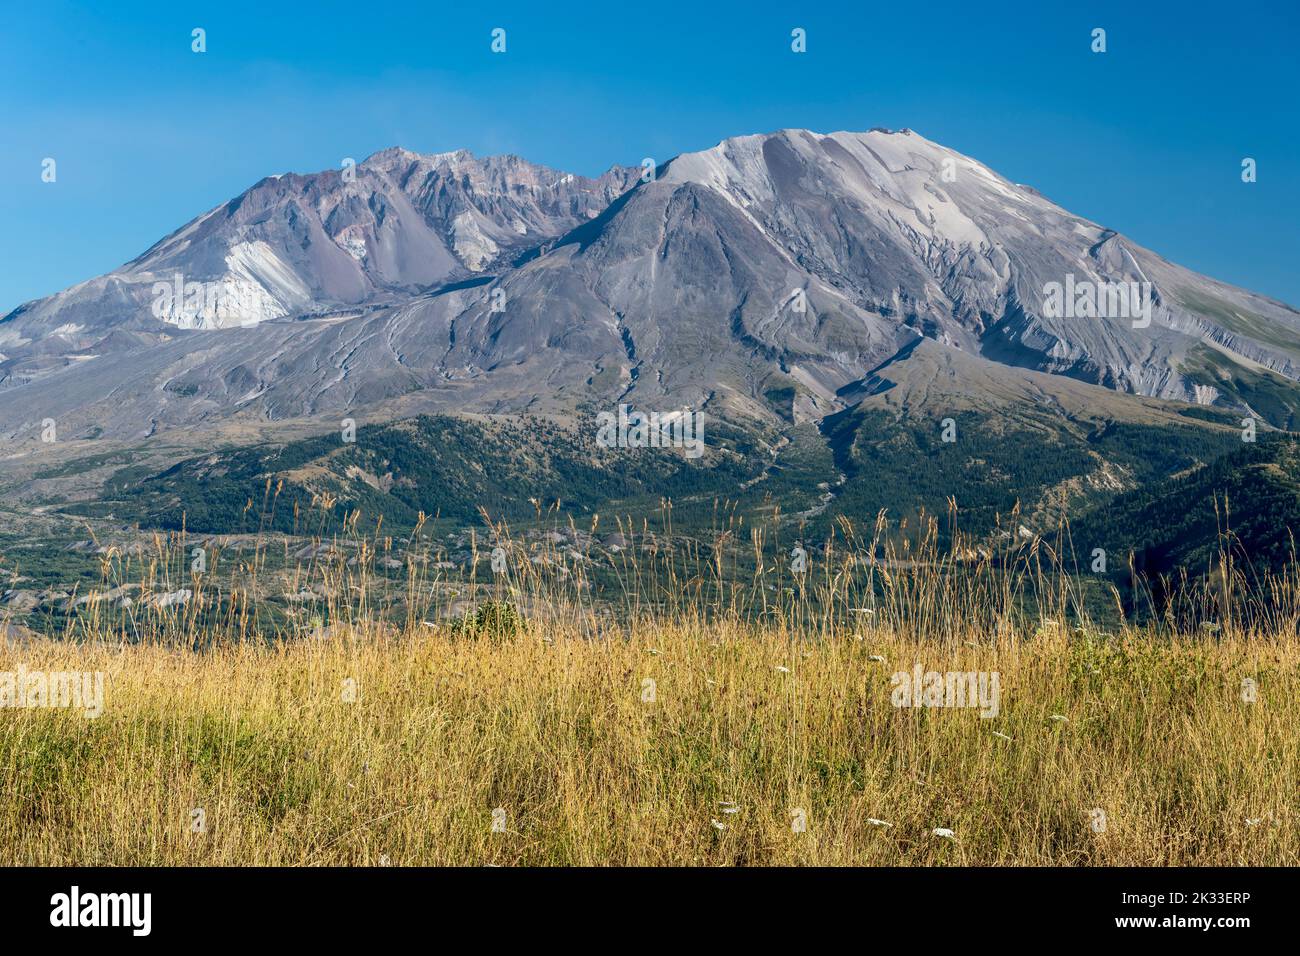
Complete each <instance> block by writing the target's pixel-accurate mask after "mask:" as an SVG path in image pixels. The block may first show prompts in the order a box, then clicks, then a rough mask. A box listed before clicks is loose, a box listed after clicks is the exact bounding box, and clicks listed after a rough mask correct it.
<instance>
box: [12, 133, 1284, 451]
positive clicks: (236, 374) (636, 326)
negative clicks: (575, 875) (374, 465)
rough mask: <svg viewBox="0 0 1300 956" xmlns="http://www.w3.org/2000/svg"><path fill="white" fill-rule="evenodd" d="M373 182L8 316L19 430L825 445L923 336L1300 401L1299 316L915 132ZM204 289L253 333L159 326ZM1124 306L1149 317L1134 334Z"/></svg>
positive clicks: (791, 136)
mask: <svg viewBox="0 0 1300 956" xmlns="http://www.w3.org/2000/svg"><path fill="white" fill-rule="evenodd" d="M352 172H353V173H354V175H352V174H349V175H346V176H345V175H344V174H343V173H340V172H326V173H320V174H316V175H313V176H296V175H286V176H281V177H278V178H273V179H267V180H263V181H262V182H261V183H258V184H257V185H256V186H254V187H253V188H252V189H251V190H249V191H248V192H247V193H245V194H244V195H243V196H241V197H239V198H238V199H236V200H234V201H232V202H231V203H229V204H227V205H226V206H222V207H219V208H218V209H215V210H212V211H211V212H209V213H207V214H206V215H204V216H202V217H200V218H199V219H197V220H195V221H194V222H192V223H190V224H189V225H187V226H186V227H184V228H183V229H181V230H180V231H178V232H177V233H175V234H173V235H172V236H170V237H168V238H167V239H165V240H163V241H162V242H160V243H158V244H157V245H156V246H154V247H153V248H152V249H150V250H149V251H148V252H146V253H145V254H144V255H143V256H141V257H140V258H139V259H137V260H135V261H134V262H132V263H129V264H128V265H127V266H125V267H123V269H121V270H119V271H118V272H115V273H113V274H111V275H109V276H104V277H101V278H99V279H94V280H91V281H90V282H87V283H83V284H81V285H79V286H75V287H73V288H72V289H69V290H67V291H65V292H63V293H60V294H58V295H56V296H52V297H51V298H49V299H44V300H41V301H38V302H34V303H29V304H27V305H25V306H23V307H22V308H20V309H18V310H16V311H15V312H14V313H12V314H10V315H9V316H7V317H6V318H5V319H3V320H0V353H3V354H4V355H5V356H6V359H5V361H4V362H3V363H0V374H3V375H4V384H5V386H7V389H6V390H4V391H3V392H0V394H2V395H3V396H4V402H3V403H2V404H3V410H0V432H3V433H4V434H7V435H10V436H16V435H23V434H27V435H30V434H32V432H33V430H34V429H35V428H37V427H38V426H39V423H40V421H41V420H42V419H44V418H47V417H49V418H55V419H56V420H57V421H59V422H60V425H61V427H63V426H66V429H70V430H71V433H72V434H78V433H82V432H84V433H88V434H89V433H94V434H107V435H109V436H115V437H122V438H138V437H141V436H144V435H150V434H154V433H155V432H157V431H159V430H160V429H166V428H170V427H176V426H193V425H203V424H206V423H210V422H217V421H223V422H224V421H229V420H231V419H235V420H239V419H241V418H243V419H246V420H248V421H257V422H266V421H281V420H289V419H301V418H322V419H323V418H327V417H328V418H337V417H339V416H342V415H356V416H358V417H360V416H363V415H364V416H368V417H382V416H385V415H395V414H408V413H413V412H418V411H449V410H456V411H480V412H502V411H508V410H512V409H513V410H518V409H524V408H528V409H531V410H533V411H535V412H539V411H540V412H545V411H555V412H562V411H566V410H570V409H572V408H574V407H576V406H577V405H579V404H580V403H583V402H596V403H598V404H601V405H605V406H607V405H610V404H612V403H614V402H617V401H627V402H631V403H634V404H636V405H638V406H640V407H644V408H650V409H653V408H663V409H667V408H670V407H680V406H682V405H688V406H691V407H694V408H704V407H707V408H711V409H713V410H715V411H717V412H721V413H724V414H726V415H731V416H741V417H756V418H762V419H770V420H780V419H785V420H796V421H797V420H805V419H817V418H820V417H822V416H824V415H825V414H828V413H830V412H832V411H836V410H840V409H842V408H844V407H846V406H847V405H850V404H853V403H854V402H856V401H858V400H860V399H861V398H862V397H863V396H865V395H868V394H871V393H873V392H876V391H879V390H880V389H882V388H888V387H890V382H891V381H895V382H896V381H898V380H899V377H900V376H901V375H903V374H905V369H906V367H907V363H908V362H909V361H910V356H911V355H912V353H913V351H914V350H915V348H916V345H917V343H918V342H919V341H921V339H922V338H924V339H930V340H933V342H934V344H935V345H936V346H937V347H940V348H946V349H953V350H959V351H960V352H962V353H964V355H965V356H967V357H968V358H969V359H970V360H971V361H973V362H975V363H978V364H979V365H981V366H988V368H989V370H990V371H991V372H995V371H996V369H997V368H998V367H1005V366H1007V365H1011V366H1016V367H1018V368H1023V369H1031V370H1036V371H1043V372H1049V373H1055V374H1058V375H1065V376H1069V377H1071V378H1074V379H1078V380H1080V381H1083V382H1086V383H1092V384H1096V385H1101V386H1104V387H1107V388H1110V389H1114V390H1118V391H1122V392H1133V393H1137V394H1140V395H1145V396H1156V397H1164V398H1174V399H1179V400H1184V401H1198V402H1201V403H1205V404H1208V403H1211V402H1218V403H1219V404H1226V405H1230V406H1233V407H1242V408H1246V407H1248V406H1249V400H1248V399H1247V398H1243V394H1244V393H1243V392H1242V391H1241V390H1240V389H1239V388H1236V387H1235V386H1233V385H1232V384H1231V383H1230V382H1229V381H1228V380H1230V379H1232V377H1233V375H1234V374H1235V373H1240V374H1242V375H1247V376H1254V377H1255V378H1256V379H1259V380H1264V381H1267V382H1269V383H1271V384H1272V385H1273V386H1275V387H1281V388H1283V389H1284V390H1285V389H1290V387H1291V382H1292V380H1294V379H1296V378H1297V377H1300V364H1298V363H1300V313H1297V312H1296V310H1294V309H1292V308H1290V307H1289V306H1287V305H1285V304H1283V303H1280V302H1276V301H1273V300H1271V299H1267V298H1265V297H1262V296H1258V295H1254V294H1253V293H1250V292H1247V291H1245V290H1242V289H1237V288H1234V287H1232V286H1228V285H1226V284H1223V283H1219V282H1216V281H1214V280H1212V279H1209V278H1206V277H1204V276H1201V275H1198V274H1196V273H1193V272H1190V271H1188V270H1186V269H1182V268H1181V267H1179V266H1176V265H1174V264H1172V263H1169V262H1167V261H1165V260H1164V259H1162V258H1160V257H1159V256H1158V255H1156V254H1155V253H1153V252H1150V251H1148V250H1146V249H1143V248H1141V247H1139V246H1137V245H1136V244H1134V243H1131V242H1129V241H1128V240H1127V239H1126V238H1124V237H1123V236H1121V235H1118V234H1117V233H1115V232H1113V231H1111V230H1108V229H1105V228H1104V227H1102V226H1100V225H1097V224H1095V223H1091V222H1088V221H1087V220H1084V219H1081V218H1079V217H1077V216H1074V215H1072V214H1070V213H1068V212H1067V211H1065V210H1063V209H1061V208H1060V207H1058V206H1056V205H1054V204H1053V203H1051V202H1050V201H1048V200H1047V199H1045V198H1044V197H1042V196H1041V195H1039V194H1038V193H1037V192H1035V191H1034V190H1032V189H1030V188H1028V187H1025V186H1018V185H1016V184H1013V183H1010V182H1008V181H1007V180H1005V179H1003V178H1002V177H1000V176H998V175H997V174H996V173H994V172H992V171H991V170H989V169H987V168H986V167H984V166H982V165H980V164H979V163H977V162H975V161H974V160H972V159H969V158H968V157H965V156H962V155H960V154H958V153H955V152H953V151H951V150H948V149H946V148H944V147H942V146H939V145H937V144H935V143H932V142H930V141H928V140H926V139H924V138H923V137H921V136H919V135H917V134H915V133H912V132H910V131H907V130H904V131H901V132H889V131H882V130H873V131H871V132H868V133H833V134H830V135H820V134H816V133H811V132H808V131H806V130H784V131H781V132H778V133H773V134H770V135H762V136H745V137H739V138H736V139H730V140H726V141H724V142H722V143H720V144H719V145H718V146H716V147H714V148H713V149H710V150H705V151H703V152H699V153H689V154H684V155H682V156H679V157H677V158H676V159H674V160H672V161H671V162H669V163H667V164H666V165H665V166H663V167H661V168H660V169H659V170H658V171H657V172H658V174H657V176H656V178H655V179H654V180H653V181H650V182H641V181H640V179H639V173H640V170H639V169H627V168H618V167H616V168H614V169H612V170H611V171H610V172H609V173H607V174H605V176H603V177H601V178H600V179H597V180H589V179H584V178H582V177H577V176H571V175H569V174H564V173H559V172H555V171H553V170H549V169H545V168H544V167H540V166H534V165H532V164H529V163H527V162H525V161H523V160H520V159H516V158H514V157H493V158H489V159H482V160H480V159H475V158H474V157H472V156H470V155H469V154H468V153H464V152H459V153H448V154H440V155H436V156H420V155H417V154H414V153H409V152H406V151H404V150H398V149H392V150H386V151H384V152H382V153H378V154H376V155H375V156H372V157H370V158H369V159H367V160H366V161H365V162H364V163H362V164H360V165H359V166H357V167H356V169H355V170H354V171H352ZM176 272H180V273H182V274H183V275H184V277H185V279H186V281H189V280H190V279H191V277H192V278H193V279H194V280H195V281H199V282H220V283H227V284H228V285H229V286H233V287H235V288H236V289H240V290H243V291H242V292H241V293H240V294H239V295H237V296H236V297H235V298H236V299H237V301H238V302H239V304H240V309H239V310H238V313H237V314H236V315H235V316H234V317H232V316H231V315H229V314H223V313H221V311H220V310H216V311H215V312H212V311H211V310H209V312H204V310H203V309H201V308H198V309H195V310H192V313H191V314H181V315H180V316H179V318H177V317H176V316H169V317H164V318H161V319H160V318H158V317H157V316H156V315H154V314H153V312H152V311H151V308H150V299H149V296H150V295H151V294H156V293H155V292H154V287H153V284H154V283H155V282H160V281H161V282H166V281H168V280H169V277H170V276H171V275H172V274H174V273H176ZM1118 284H1123V286H1122V288H1123V289H1124V290H1125V292H1126V293H1127V291H1128V290H1130V289H1132V290H1133V291H1134V293H1135V299H1134V302H1133V304H1134V305H1137V302H1138V299H1137V293H1138V292H1140V293H1141V300H1142V301H1143V302H1145V303H1147V304H1149V306H1150V309H1149V313H1146V314H1141V312H1140V310H1138V309H1134V310H1125V309H1123V308H1121V309H1119V310H1118V312H1117V311H1116V309H1115V307H1114V306H1115V300H1114V299H1112V301H1111V307H1110V308H1109V312H1108V313H1107V307H1106V306H1105V301H1106V290H1107V289H1108V288H1109V289H1112V290H1113V289H1116V288H1119V287H1120V286H1119V285H1118ZM1054 285H1055V286H1057V287H1062V288H1064V289H1065V290H1067V291H1068V292H1069V293H1072V292H1073V291H1074V290H1078V289H1090V288H1091V289H1095V290H1098V294H1097V295H1094V296H1093V301H1094V302H1101V303H1102V305H1101V307H1100V311H1102V312H1103V314H1102V315H1100V316H1099V315H1093V314H1088V310H1087V309H1086V308H1084V307H1083V306H1082V305H1080V306H1079V308H1078V309H1076V308H1075V304H1076V303H1075V298H1074V296H1073V295H1072V294H1069V295H1068V296H1067V297H1068V298H1069V305H1068V307H1066V308H1064V309H1062V308H1060V306H1061V305H1062V302H1063V297H1062V296H1057V298H1056V301H1055V303H1054V301H1053V294H1052V293H1051V291H1050V290H1051V289H1052V288H1053V286H1054ZM1133 312H1137V313H1138V314H1137V315H1134V314H1132V313H1133ZM1147 319H1149V324H1148V323H1147ZM928 348H929V346H927V349H928ZM962 367H967V368H973V367H974V366H973V365H971V364H970V362H967V363H966V364H964V365H963V366H962ZM882 369H887V371H886V372H882V371H881V370H882ZM1225 375H1226V379H1225V378H1224V376H1225ZM1216 376H1218V377H1217V378H1216ZM972 379H973V380H972V388H977V387H982V386H980V385H978V384H977V383H976V381H975V380H978V381H980V382H983V381H985V380H987V379H989V376H987V375H985V374H980V375H975V376H973V377H972ZM66 429H65V430H66Z"/></svg>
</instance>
